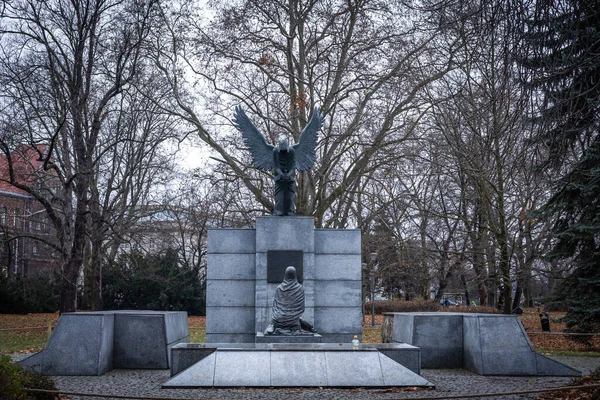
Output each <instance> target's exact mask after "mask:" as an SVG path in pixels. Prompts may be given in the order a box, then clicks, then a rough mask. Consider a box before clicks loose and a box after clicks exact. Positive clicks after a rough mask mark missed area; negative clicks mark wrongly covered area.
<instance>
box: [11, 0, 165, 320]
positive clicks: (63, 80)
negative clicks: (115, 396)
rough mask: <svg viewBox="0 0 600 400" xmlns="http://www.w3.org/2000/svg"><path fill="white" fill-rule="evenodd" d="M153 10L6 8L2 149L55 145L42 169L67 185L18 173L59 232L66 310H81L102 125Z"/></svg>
mask: <svg viewBox="0 0 600 400" xmlns="http://www.w3.org/2000/svg"><path fill="white" fill-rule="evenodd" d="M152 9H153V2H149V3H139V2H129V1H120V0H119V1H117V0H94V1H77V0H73V1H67V0H54V1H44V2H36V1H27V0H17V1H12V2H8V3H6V7H5V8H4V9H3V13H4V14H3V16H2V26H1V30H0V35H1V40H0V46H1V48H0V80H1V84H2V88H1V89H0V91H1V94H0V96H2V107H3V116H2V117H3V121H2V132H3V135H2V137H1V138H0V139H1V140H0V145H1V148H2V150H3V151H4V153H5V154H7V155H8V153H9V152H10V151H11V149H12V148H13V147H14V145H15V143H28V144H31V145H34V148H38V147H37V146H36V145H38V144H43V145H45V146H47V150H48V151H47V152H45V153H42V152H40V153H39V157H40V159H42V160H43V171H44V172H45V173H48V174H51V175H52V176H54V177H56V179H58V180H59V181H60V187H59V188H45V187H37V186H32V185H28V184H27V183H24V182H18V181H17V180H16V179H14V178H15V177H14V175H12V174H11V177H10V183H11V184H12V185H14V186H16V187H18V188H20V189H22V190H25V191H26V192H28V193H29V194H31V195H32V196H34V197H35V198H36V200H37V201H39V202H40V203H42V204H43V205H44V208H45V210H46V212H47V213H48V216H49V218H50V220H51V222H52V225H53V227H54V230H55V232H56V240H55V241H53V243H52V245H53V246H54V247H55V249H56V250H57V251H58V253H59V254H60V258H61V264H62V271H61V276H62V283H61V311H62V312H67V311H75V309H76V299H77V296H76V293H77V286H76V285H77V280H78V277H79V274H80V270H81V267H82V263H83V259H84V248H85V244H86V237H87V232H88V229H87V225H88V224H87V221H88V213H89V212H90V188H91V186H92V184H93V182H94V173H95V171H96V169H97V168H96V165H95V161H96V156H97V150H98V145H99V140H100V138H101V132H102V128H103V123H104V121H105V119H106V117H107V113H108V112H109V110H110V105H111V104H112V103H113V102H114V101H115V100H116V99H118V98H119V96H120V94H121V93H122V91H123V90H124V89H125V88H127V87H128V86H129V85H130V83H131V81H132V79H134V77H135V76H136V74H137V71H138V68H139V67H140V65H139V62H140V57H141V51H142V42H143V40H144V38H145V37H146V36H147V35H148V31H149V27H150V22H151V11H152Z"/></svg>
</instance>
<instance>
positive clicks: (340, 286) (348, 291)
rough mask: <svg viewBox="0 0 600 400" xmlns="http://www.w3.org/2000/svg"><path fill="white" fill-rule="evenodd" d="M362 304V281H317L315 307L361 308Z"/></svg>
mask: <svg viewBox="0 0 600 400" xmlns="http://www.w3.org/2000/svg"><path fill="white" fill-rule="evenodd" d="M361 305H362V302H361V281H345V280H339V281H324V280H318V281H316V282H315V307H354V308H358V309H359V310H360V307H361ZM361 315H362V314H361Z"/></svg>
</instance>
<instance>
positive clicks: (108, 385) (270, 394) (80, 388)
mask: <svg viewBox="0 0 600 400" xmlns="http://www.w3.org/2000/svg"><path fill="white" fill-rule="evenodd" d="M554 358H555V359H557V360H559V361H562V362H564V363H566V364H568V365H570V366H572V367H574V368H577V369H579V370H581V371H583V372H584V374H589V373H590V372H591V371H593V370H594V369H596V368H598V367H600V358H593V357H554ZM422 375H423V377H425V378H427V379H428V380H429V381H431V382H433V383H434V384H435V385H436V389H435V390H416V391H415V390H412V391H407V390H400V389H360V388H359V389H318V388H308V389H305V388H293V389H244V388H240V389H192V390H190V389H161V385H162V384H163V383H164V382H166V381H167V380H168V379H169V371H168V370H113V371H111V372H109V373H106V374H104V375H102V376H57V377H55V378H54V380H55V382H56V386H57V388H58V389H59V390H63V391H70V392H80V393H97V394H113V395H129V396H145V397H161V398H166V397H169V398H177V399H282V398H286V397H293V398H294V399H365V398H368V399H399V398H415V397H418V398H421V397H442V396H457V395H467V394H479V393H499V392H513V391H525V390H533V389H540V388H551V387H557V386H561V385H564V384H566V383H569V382H570V381H571V378H561V377H506V376H502V377H500V376H481V375H477V374H474V373H472V372H469V371H466V370H463V369H452V370H451V369H428V370H423V371H422ZM536 397H537V395H536V394H533V395H515V396H502V397H488V398H493V399H499V398H500V399H535V398H536ZM107 398H109V397H107ZM70 399H72V400H78V399H93V398H92V397H79V396H72V397H70ZM96 399H97V397H96Z"/></svg>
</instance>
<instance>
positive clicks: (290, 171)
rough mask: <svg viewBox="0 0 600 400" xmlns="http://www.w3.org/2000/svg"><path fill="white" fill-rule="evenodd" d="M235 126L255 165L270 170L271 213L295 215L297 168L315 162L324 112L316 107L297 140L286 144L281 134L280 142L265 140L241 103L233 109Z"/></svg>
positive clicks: (308, 165)
mask: <svg viewBox="0 0 600 400" xmlns="http://www.w3.org/2000/svg"><path fill="white" fill-rule="evenodd" d="M233 119H234V121H235V127H236V128H237V129H238V130H239V131H240V132H241V133H242V136H243V137H244V143H245V144H246V146H248V148H249V150H250V152H251V153H252V160H253V162H254V166H255V167H256V168H258V169H260V170H263V171H273V172H274V176H273V179H274V180H275V210H274V212H273V214H274V215H279V216H282V215H294V214H295V213H296V204H295V203H296V170H298V171H305V170H307V169H310V168H312V166H313V164H314V163H315V157H316V154H315V149H316V146H317V133H318V131H319V129H321V127H322V126H323V121H324V119H323V114H321V112H320V111H319V109H318V108H316V107H315V109H314V111H313V115H312V118H311V119H310V121H309V122H308V124H307V125H306V127H305V128H304V129H303V130H302V133H301V134H300V137H299V138H298V143H297V144H295V145H293V146H289V145H288V141H287V139H286V138H284V137H280V138H279V144H278V145H277V146H273V145H270V144H268V143H267V141H266V140H265V138H264V136H263V135H262V134H261V133H260V132H259V131H258V129H256V127H255V126H254V124H253V123H252V121H250V119H249V118H248V116H247V115H246V113H245V112H244V110H243V109H242V107H240V106H238V107H236V109H235V114H234V117H233Z"/></svg>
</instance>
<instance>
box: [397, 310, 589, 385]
mask: <svg viewBox="0 0 600 400" xmlns="http://www.w3.org/2000/svg"><path fill="white" fill-rule="evenodd" d="M385 314H386V318H389V316H392V315H393V319H394V322H393V328H392V331H393V334H392V339H393V341H395V342H405V343H409V344H412V345H414V346H418V347H420V349H421V367H422V368H467V369H469V370H471V371H473V372H476V373H479V374H482V375H520V376H528V375H558V376H561V375H563V376H577V375H580V373H579V372H578V371H575V370H573V369H572V368H568V367H566V366H564V365H562V364H560V363H558V362H556V361H553V360H549V359H547V358H545V357H541V355H539V354H537V353H536V352H535V351H534V349H533V346H532V345H531V342H530V341H529V338H528V337H527V334H526V332H525V330H524V328H523V326H522V324H521V322H520V321H519V319H518V317H517V316H516V315H502V314H471V313H385Z"/></svg>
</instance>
